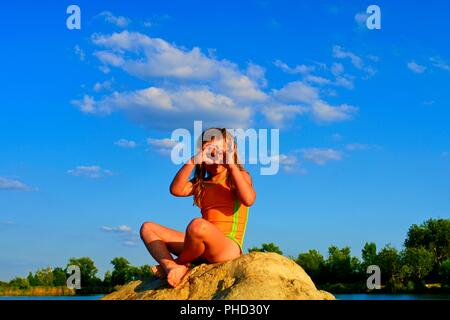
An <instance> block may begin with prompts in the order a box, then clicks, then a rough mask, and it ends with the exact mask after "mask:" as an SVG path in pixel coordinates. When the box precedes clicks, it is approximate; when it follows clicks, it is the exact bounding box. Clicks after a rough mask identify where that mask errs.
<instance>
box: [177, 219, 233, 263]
mask: <svg viewBox="0 0 450 320" xmlns="http://www.w3.org/2000/svg"><path fill="white" fill-rule="evenodd" d="M240 254H241V252H240V248H239V246H238V245H237V244H236V243H235V242H234V241H233V240H231V239H229V238H227V237H226V236H225V235H224V234H223V232H222V231H220V230H219V229H218V228H217V227H216V226H215V225H214V224H212V223H211V222H209V221H207V220H205V219H201V218H196V219H194V220H192V221H191V223H190V224H189V225H188V227H187V229H186V236H185V240H184V247H183V251H182V252H181V254H180V256H179V257H178V259H176V261H177V262H178V263H181V264H185V263H189V262H192V261H193V260H195V259H197V258H198V257H200V256H202V255H203V256H204V257H205V258H206V259H207V260H208V261H209V262H212V263H216V262H224V261H228V260H232V259H235V258H237V257H239V256H240Z"/></svg>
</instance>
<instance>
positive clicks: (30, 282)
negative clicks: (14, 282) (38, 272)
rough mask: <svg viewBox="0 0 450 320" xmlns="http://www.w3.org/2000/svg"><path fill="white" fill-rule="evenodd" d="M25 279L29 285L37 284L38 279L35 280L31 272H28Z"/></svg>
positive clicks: (34, 285)
mask: <svg viewBox="0 0 450 320" xmlns="http://www.w3.org/2000/svg"><path fill="white" fill-rule="evenodd" d="M27 280H28V283H29V284H30V286H31V287H36V286H38V285H39V284H38V281H37V280H36V277H35V276H34V275H33V273H32V272H29V273H28V276H27Z"/></svg>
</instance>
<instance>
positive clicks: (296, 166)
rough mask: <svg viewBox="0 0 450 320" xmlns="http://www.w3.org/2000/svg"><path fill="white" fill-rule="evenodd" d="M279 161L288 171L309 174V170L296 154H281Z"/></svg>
mask: <svg viewBox="0 0 450 320" xmlns="http://www.w3.org/2000/svg"><path fill="white" fill-rule="evenodd" d="M278 161H279V163H280V166H281V168H282V169H283V170H284V171H285V172H286V173H297V174H307V173H308V172H307V170H306V169H305V168H303V167H302V166H301V165H300V162H299V160H298V158H297V157H296V156H295V155H286V154H280V155H279V156H278Z"/></svg>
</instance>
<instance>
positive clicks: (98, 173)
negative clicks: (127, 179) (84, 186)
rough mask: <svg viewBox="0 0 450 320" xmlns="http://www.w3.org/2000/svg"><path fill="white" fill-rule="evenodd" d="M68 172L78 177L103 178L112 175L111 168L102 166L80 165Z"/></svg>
mask: <svg viewBox="0 0 450 320" xmlns="http://www.w3.org/2000/svg"><path fill="white" fill-rule="evenodd" d="M67 173H68V174H70V175H73V176H77V177H87V178H94V179H96V178H101V177H104V176H110V175H112V172H111V171H110V170H105V169H102V168H101V167H100V166H78V167H76V168H74V169H70V170H68V171H67Z"/></svg>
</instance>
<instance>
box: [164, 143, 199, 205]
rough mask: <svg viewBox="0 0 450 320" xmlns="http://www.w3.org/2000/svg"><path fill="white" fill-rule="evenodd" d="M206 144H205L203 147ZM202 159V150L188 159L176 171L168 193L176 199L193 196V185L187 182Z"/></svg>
mask: <svg viewBox="0 0 450 320" xmlns="http://www.w3.org/2000/svg"><path fill="white" fill-rule="evenodd" d="M206 145H208V144H205V146H206ZM203 158H204V148H203V149H202V151H201V152H199V153H198V154H196V155H195V156H193V157H192V158H191V159H189V160H188V161H187V162H186V163H185V164H184V165H183V166H182V167H181V169H180V170H178V172H177V174H176V175H175V178H173V180H172V183H171V184H170V193H171V194H172V195H174V196H176V197H188V196H191V195H192V194H193V189H194V188H193V184H192V182H191V181H190V180H189V176H190V175H191V173H192V170H194V168H195V164H196V163H202V162H203Z"/></svg>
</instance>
